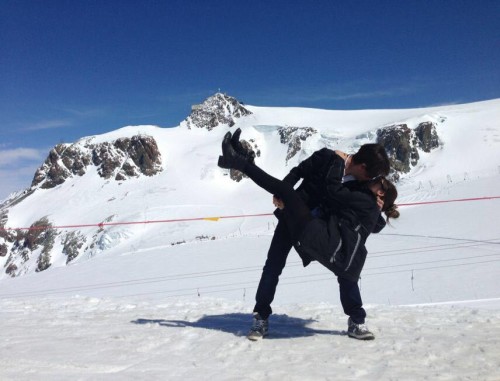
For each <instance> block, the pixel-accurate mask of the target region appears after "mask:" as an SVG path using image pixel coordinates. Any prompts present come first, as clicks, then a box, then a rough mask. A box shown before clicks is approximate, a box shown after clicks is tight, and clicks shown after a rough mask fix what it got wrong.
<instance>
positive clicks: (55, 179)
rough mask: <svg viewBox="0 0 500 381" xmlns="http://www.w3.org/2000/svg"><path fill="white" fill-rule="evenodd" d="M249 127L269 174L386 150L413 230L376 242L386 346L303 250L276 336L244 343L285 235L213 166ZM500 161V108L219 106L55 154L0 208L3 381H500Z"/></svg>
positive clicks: (254, 190)
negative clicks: (263, 276) (368, 146)
mask: <svg viewBox="0 0 500 381" xmlns="http://www.w3.org/2000/svg"><path fill="white" fill-rule="evenodd" d="M237 127H241V129H242V130H243V133H242V138H243V139H245V141H246V143H245V146H246V147H247V148H248V149H252V150H253V151H254V152H255V156H256V162H257V163H258V164H259V165H261V166H262V167H263V168H265V169H266V170H268V171H269V172H270V173H272V174H274V175H275V176H277V177H282V176H284V175H285V174H286V173H287V172H288V171H289V169H290V168H292V167H293V166H294V165H296V164H297V163H298V162H299V161H301V160H302V159H304V158H306V157H308V156H309V155H310V154H311V153H312V152H314V151H315V150H317V149H319V148H321V147H324V146H327V147H331V148H336V149H337V148H338V149H342V150H345V151H348V152H353V151H356V149H357V148H358V147H359V146H360V145H361V144H364V143H366V142H374V141H380V142H382V143H383V144H384V145H385V146H386V148H387V150H388V152H389V153H390V154H391V156H392V158H393V166H394V168H395V172H394V173H393V174H392V175H393V177H394V178H396V179H398V189H399V194H400V197H399V200H398V201H399V203H400V204H401V208H400V210H401V217H400V218H399V219H398V220H396V221H394V222H392V226H387V227H386V228H385V229H384V230H383V231H382V232H381V233H380V234H374V235H372V236H370V238H369V239H368V242H367V248H368V251H369V254H368V258H367V262H366V264H365V267H364V269H363V272H362V279H361V280H360V286H361V292H362V296H363V300H364V303H365V307H366V309H367V312H368V321H367V323H368V325H369V327H370V329H371V330H372V331H373V332H374V333H375V335H376V340H375V341H373V342H370V343H365V342H359V341H356V340H350V339H348V338H347V337H346V335H345V329H346V317H345V316H344V314H343V312H342V310H341V307H340V302H339V300H338V287H337V284H336V280H335V277H334V276H333V275H332V274H331V273H330V272H328V271H327V270H326V269H324V268H323V267H321V266H320V265H318V264H317V263H313V264H311V265H310V266H308V267H307V268H305V269H304V268H303V267H302V265H301V261H300V260H299V258H298V256H297V255H296V254H295V253H294V252H293V251H292V253H290V255H289V258H288V261H287V266H286V268H285V270H284V272H283V274H282V276H281V278H280V284H279V287H278V290H277V294H276V297H275V300H274V303H273V310H274V312H275V314H273V315H272V316H271V319H270V327H271V331H270V336H269V338H268V339H266V340H264V341H263V342H259V343H250V342H249V341H248V340H246V339H245V338H244V335H245V333H246V330H247V329H248V327H249V324H250V322H251V311H252V308H253V303H254V299H253V296H254V294H255V290H256V287H257V284H258V280H259V277H260V273H261V269H262V266H263V265H264V262H265V259H266V252H267V249H268V247H269V244H270V241H271V237H272V234H273V229H274V226H275V218H274V217H273V216H272V215H270V213H271V212H272V210H273V207H272V204H271V197H270V195H268V194H267V193H266V192H264V191H262V190H261V189H260V188H258V187H257V186H255V185H254V184H253V183H252V182H251V181H249V180H248V179H245V178H244V177H242V176H241V174H240V173H237V172H233V171H227V170H223V169H220V168H218V167H217V165H216V162H217V157H218V155H219V154H220V142H221V139H222V136H223V135H224V134H225V133H226V132H227V131H233V130H235V129H236V128H237ZM499 148H500V99H497V100H491V101H486V102H479V103H473V104H464V105H450V106H442V107H433V108H425V109H411V110H366V111H330V110H314V109H305V108H271V107H255V106H249V105H243V104H241V103H240V102H238V101H237V100H235V99H234V98H231V97H228V96H225V95H223V94H216V95H214V96H213V97H210V98H209V99H207V100H206V101H205V102H203V103H202V104H200V105H196V106H195V107H194V108H193V112H192V114H191V115H190V116H188V117H187V119H186V120H185V121H183V122H182V123H181V124H180V125H179V126H177V127H174V128H160V127H155V126H130V127H125V128H122V129H119V130H116V131H112V132H110V133H107V134H103V135H99V136H92V137H86V138H82V139H81V140H79V141H78V142H75V143H73V144H67V145H58V146H56V147H54V149H53V150H52V151H51V152H50V153H49V155H48V158H47V160H46V161H45V163H43V164H42V165H41V166H40V168H39V170H38V171H37V172H36V174H35V176H34V180H33V184H32V186H31V187H30V189H27V190H25V191H21V192H19V193H18V194H16V195H13V196H12V197H10V198H9V199H7V200H5V201H4V202H2V204H1V207H0V211H1V212H0V227H2V229H0V269H2V271H1V275H0V276H1V277H3V279H1V280H0V320H1V321H2V327H1V329H0V352H1V353H2V361H3V366H2V367H1V368H0V379H2V380H16V381H19V380H32V379H44V380H63V379H64V380H66V379H73V378H78V379H81V380H132V379H133V380H151V379H169V380H186V379H187V380H204V379H217V380H218V379H220V380H261V379H268V380H283V379H286V380H324V379H342V380H370V381H372V380H390V379H392V380H420V379H432V380H498V379H499V377H500V374H499V373H498V369H499V368H500V361H499V359H500V341H499V339H498V338H499V337H500V295H499V288H498V276H499V274H500V252H499V249H498V247H499V246H498V245H499V244H500V237H499V235H498V221H499V219H498V216H499V215H500V198H499V196H500V194H499V191H498V190H499V189H500V149H499ZM443 201H445V202H443ZM448 201H451V202H448ZM216 217H227V218H216ZM30 226H32V227H33V228H32V229H31V230H10V229H15V228H23V227H30Z"/></svg>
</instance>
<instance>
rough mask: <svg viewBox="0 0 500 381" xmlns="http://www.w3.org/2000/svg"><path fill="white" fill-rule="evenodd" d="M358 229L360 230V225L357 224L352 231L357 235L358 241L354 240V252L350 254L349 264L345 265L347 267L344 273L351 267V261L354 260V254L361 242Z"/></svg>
mask: <svg viewBox="0 0 500 381" xmlns="http://www.w3.org/2000/svg"><path fill="white" fill-rule="evenodd" d="M360 228H361V224H359V225H358V226H356V229H354V231H355V232H356V233H358V239H357V240H356V246H354V250H353V251H352V253H351V259H349V264H348V265H347V267H346V268H345V270H344V271H347V270H349V267H351V265H352V261H353V260H354V257H355V255H356V252H357V251H358V247H359V243H360V242H361V234H359V229H360Z"/></svg>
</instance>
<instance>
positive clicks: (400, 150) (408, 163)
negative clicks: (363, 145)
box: [377, 122, 439, 181]
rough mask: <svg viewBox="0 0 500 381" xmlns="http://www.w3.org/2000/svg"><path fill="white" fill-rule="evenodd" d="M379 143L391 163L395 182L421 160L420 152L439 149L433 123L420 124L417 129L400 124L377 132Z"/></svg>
mask: <svg viewBox="0 0 500 381" xmlns="http://www.w3.org/2000/svg"><path fill="white" fill-rule="evenodd" d="M377 143H379V144H382V145H383V146H384V147H385V149H386V151H387V153H388V155H389V159H390V161H391V168H392V173H391V177H392V179H393V180H396V181H397V180H398V179H399V177H400V174H401V173H408V172H410V170H411V169H412V168H413V167H415V166H416V165H417V163H418V160H419V159H420V155H419V150H421V151H424V152H430V151H431V150H432V149H434V148H437V147H439V138H438V135H437V132H436V126H435V125H434V123H432V122H424V123H420V124H419V125H418V126H417V127H416V128H415V129H411V128H409V127H408V125H406V124H398V125H394V126H389V127H385V128H381V129H379V130H377Z"/></svg>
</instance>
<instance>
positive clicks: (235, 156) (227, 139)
mask: <svg viewBox="0 0 500 381" xmlns="http://www.w3.org/2000/svg"><path fill="white" fill-rule="evenodd" d="M247 164H248V158H247V157H245V156H243V155H241V154H240V153H238V152H236V150H235V149H234V148H233V146H232V144H231V133H230V132H228V133H227V134H226V135H224V139H223V140H222V156H219V161H218V162H217V165H218V166H219V167H221V168H226V169H237V170H238V171H241V172H243V173H244V172H245V168H246V166H247Z"/></svg>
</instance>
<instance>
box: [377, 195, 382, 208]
mask: <svg viewBox="0 0 500 381" xmlns="http://www.w3.org/2000/svg"><path fill="white" fill-rule="evenodd" d="M377 206H378V208H379V209H380V210H382V208H383V207H384V199H383V198H381V197H380V196H377Z"/></svg>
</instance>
